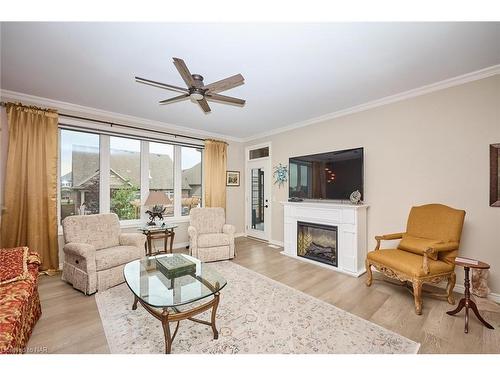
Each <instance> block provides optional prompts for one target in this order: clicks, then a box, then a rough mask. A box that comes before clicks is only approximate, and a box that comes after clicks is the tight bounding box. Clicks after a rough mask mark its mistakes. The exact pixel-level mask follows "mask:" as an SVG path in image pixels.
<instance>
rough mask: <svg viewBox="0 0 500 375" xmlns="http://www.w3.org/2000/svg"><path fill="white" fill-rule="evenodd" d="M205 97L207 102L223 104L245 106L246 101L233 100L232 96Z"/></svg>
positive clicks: (207, 95) (209, 94) (214, 95)
mask: <svg viewBox="0 0 500 375" xmlns="http://www.w3.org/2000/svg"><path fill="white" fill-rule="evenodd" d="M205 97H206V98H207V100H213V101H217V102H221V103H229V104H238V105H245V101H244V100H243V99H239V98H233V97H232V96H226V95H220V94H211V93H207V94H206V96H205Z"/></svg>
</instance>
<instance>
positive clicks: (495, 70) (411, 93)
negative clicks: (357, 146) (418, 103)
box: [243, 64, 500, 142]
mask: <svg viewBox="0 0 500 375" xmlns="http://www.w3.org/2000/svg"><path fill="white" fill-rule="evenodd" d="M497 74H500V64H499V65H493V66H490V67H487V68H484V69H481V70H477V71H474V72H471V73H466V74H463V75H460V76H456V77H453V78H449V79H445V80H444V81H439V82H436V83H432V84H429V85H425V86H421V87H418V88H415V89H411V90H408V91H404V92H401V93H399V94H395V95H390V96H386V97H384V98H381V99H376V100H373V101H370V102H367V103H364V104H360V105H356V106H354V107H350V108H346V109H341V110H339V111H335V112H331V113H328V114H326V115H322V116H318V117H314V118H311V119H308V120H304V121H299V122H295V123H293V124H290V125H285V126H282V127H279V128H277V129H272V130H269V131H266V132H263V133H259V134H256V135H253V136H250V137H247V138H244V139H243V142H251V141H254V140H257V139H262V138H266V137H270V136H272V135H276V134H280V133H284V132H287V131H290V130H294V129H298V128H303V127H305V126H308V125H312V124H317V123H320V122H324V121H328V120H332V119H335V118H339V117H343V116H347V115H351V114H354V113H358V112H363V111H366V110H368V109H372V108H376V107H381V106H384V105H387V104H391V103H395V102H399V101H402V100H406V99H410V98H414V97H416V96H421V95H425V94H429V93H432V92H434V91H439V90H444V89H447V88H450V87H454V86H459V85H463V84H465V83H468V82H472V81H477V80H480V79H484V78H488V77H491V76H494V75H497Z"/></svg>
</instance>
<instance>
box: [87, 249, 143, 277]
mask: <svg viewBox="0 0 500 375" xmlns="http://www.w3.org/2000/svg"><path fill="white" fill-rule="evenodd" d="M143 255H144V248H143V247H137V246H114V247H108V248H107V249H102V250H99V251H96V253H95V264H96V270H97V271H102V270H106V269H109V268H113V267H116V266H120V265H122V264H125V263H128V262H131V261H133V260H136V259H140V258H141V257H142V256H143Z"/></svg>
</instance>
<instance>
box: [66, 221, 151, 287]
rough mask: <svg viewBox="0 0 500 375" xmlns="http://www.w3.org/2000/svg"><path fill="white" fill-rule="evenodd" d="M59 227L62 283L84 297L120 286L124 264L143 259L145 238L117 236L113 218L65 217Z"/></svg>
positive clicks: (117, 231) (138, 235) (132, 234)
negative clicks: (61, 252) (61, 231)
mask: <svg viewBox="0 0 500 375" xmlns="http://www.w3.org/2000/svg"><path fill="white" fill-rule="evenodd" d="M62 226H63V231H64V243H65V245H64V248H63V251H64V264H63V274H62V279H63V280H65V281H67V282H69V283H70V284H72V285H73V288H75V289H78V290H81V291H82V292H83V293H85V294H92V293H95V292H96V291H97V290H101V291H102V290H105V289H108V288H111V287H112V286H115V285H118V284H121V283H122V282H124V278H123V268H124V267H125V264H126V263H128V262H131V261H133V260H136V259H140V258H141V257H143V256H144V243H145V241H146V236H144V235H143V234H140V233H120V222H119V220H118V216H116V214H99V215H82V216H68V217H67V218H65V219H64V220H63V222H62Z"/></svg>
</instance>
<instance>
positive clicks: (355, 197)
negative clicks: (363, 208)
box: [349, 190, 361, 204]
mask: <svg viewBox="0 0 500 375" xmlns="http://www.w3.org/2000/svg"><path fill="white" fill-rule="evenodd" d="M349 200H350V201H351V203H352V204H359V203H360V202H361V193H360V192H359V190H355V191H353V192H352V193H351V195H350V196H349Z"/></svg>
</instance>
